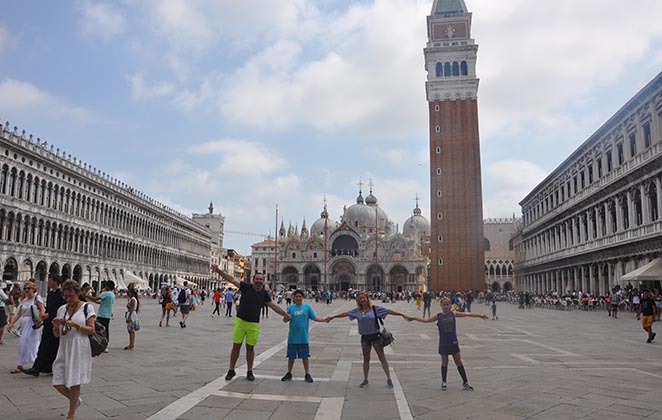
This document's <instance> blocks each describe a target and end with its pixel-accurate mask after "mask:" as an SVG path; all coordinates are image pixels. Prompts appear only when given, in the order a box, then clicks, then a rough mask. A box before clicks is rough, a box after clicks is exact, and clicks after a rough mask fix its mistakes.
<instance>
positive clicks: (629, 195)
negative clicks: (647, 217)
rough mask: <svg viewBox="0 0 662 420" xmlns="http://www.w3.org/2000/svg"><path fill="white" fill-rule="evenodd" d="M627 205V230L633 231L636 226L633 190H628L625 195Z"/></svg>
mask: <svg viewBox="0 0 662 420" xmlns="http://www.w3.org/2000/svg"><path fill="white" fill-rule="evenodd" d="M626 197H627V205H628V222H629V224H630V227H629V229H633V228H634V227H635V226H636V225H637V224H636V223H635V221H636V218H635V208H634V190H630V191H628V192H627V193H626Z"/></svg>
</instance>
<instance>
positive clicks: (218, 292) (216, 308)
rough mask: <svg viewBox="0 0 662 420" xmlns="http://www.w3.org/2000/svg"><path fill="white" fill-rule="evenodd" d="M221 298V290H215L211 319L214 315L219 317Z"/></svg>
mask: <svg viewBox="0 0 662 420" xmlns="http://www.w3.org/2000/svg"><path fill="white" fill-rule="evenodd" d="M222 297H223V293H221V289H216V291H215V292H214V311H213V312H212V313H211V317H212V318H213V317H214V314H216V315H218V316H221V298H222Z"/></svg>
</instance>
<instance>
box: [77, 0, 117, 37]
mask: <svg viewBox="0 0 662 420" xmlns="http://www.w3.org/2000/svg"><path fill="white" fill-rule="evenodd" d="M78 6H79V7H78V9H79V12H80V14H81V16H80V19H81V21H80V24H81V30H82V32H83V34H84V35H87V36H91V37H94V38H99V39H101V40H103V41H109V40H110V39H112V38H113V37H115V36H117V35H119V34H121V33H122V32H124V30H125V27H126V19H125V18H124V16H123V15H122V13H121V12H120V11H119V10H117V8H116V5H115V4H112V3H99V2H92V1H88V0H83V1H79V2H78Z"/></svg>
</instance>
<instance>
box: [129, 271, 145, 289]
mask: <svg viewBox="0 0 662 420" xmlns="http://www.w3.org/2000/svg"><path fill="white" fill-rule="evenodd" d="M124 283H126V284H127V285H130V284H133V287H134V288H136V289H138V290H148V289H149V288H150V287H149V282H148V281H147V280H145V279H141V278H140V277H138V276H136V275H135V274H133V273H132V272H130V271H128V270H125V271H124Z"/></svg>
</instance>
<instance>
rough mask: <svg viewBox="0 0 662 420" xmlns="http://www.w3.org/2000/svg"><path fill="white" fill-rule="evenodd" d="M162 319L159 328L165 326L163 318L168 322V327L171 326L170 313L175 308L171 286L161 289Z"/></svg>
mask: <svg viewBox="0 0 662 420" xmlns="http://www.w3.org/2000/svg"><path fill="white" fill-rule="evenodd" d="M160 300H161V319H160V320H159V327H162V326H163V318H165V320H166V327H169V326H170V311H171V310H172V309H173V307H174V306H175V305H174V304H173V302H172V294H171V293H170V286H163V288H162V289H161V296H160Z"/></svg>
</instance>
